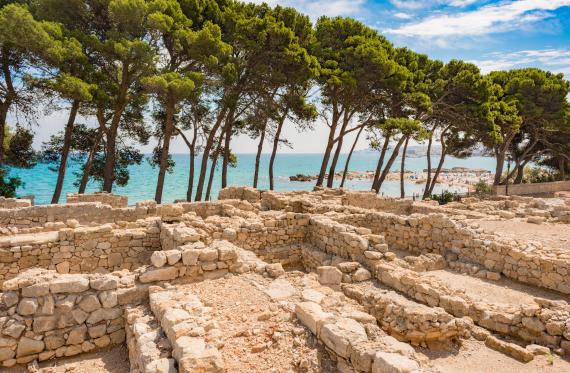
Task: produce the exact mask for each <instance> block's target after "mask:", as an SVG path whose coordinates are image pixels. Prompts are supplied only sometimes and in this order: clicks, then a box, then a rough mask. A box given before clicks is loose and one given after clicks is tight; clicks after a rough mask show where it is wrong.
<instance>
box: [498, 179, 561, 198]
mask: <svg viewBox="0 0 570 373" xmlns="http://www.w3.org/2000/svg"><path fill="white" fill-rule="evenodd" d="M506 189H507V186H506V185H494V186H493V194H494V195H498V196H504V195H506V194H507V190H506ZM563 191H570V181H554V182H551V183H533V184H511V185H509V195H551V196H552V195H554V193H556V192H563Z"/></svg>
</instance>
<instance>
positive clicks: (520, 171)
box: [513, 162, 526, 184]
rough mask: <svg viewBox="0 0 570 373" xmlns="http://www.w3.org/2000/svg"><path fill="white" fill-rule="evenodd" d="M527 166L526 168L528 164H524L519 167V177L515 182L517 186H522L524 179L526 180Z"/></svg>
mask: <svg viewBox="0 0 570 373" xmlns="http://www.w3.org/2000/svg"><path fill="white" fill-rule="evenodd" d="M525 166H526V162H523V163H521V164H520V165H518V166H517V176H516V177H515V180H514V181H513V182H514V183H515V184H522V182H523V179H524V168H525Z"/></svg>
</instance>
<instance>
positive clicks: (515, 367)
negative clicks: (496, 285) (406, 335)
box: [418, 339, 570, 373]
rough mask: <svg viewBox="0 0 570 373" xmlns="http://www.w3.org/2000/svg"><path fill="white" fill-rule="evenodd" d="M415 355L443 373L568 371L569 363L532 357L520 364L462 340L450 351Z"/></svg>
mask: <svg viewBox="0 0 570 373" xmlns="http://www.w3.org/2000/svg"><path fill="white" fill-rule="evenodd" d="M418 352H420V353H422V354H424V355H425V356H427V357H429V358H430V361H431V366H433V367H436V368H438V369H439V370H440V371H442V372H445V373H458V372H460V373H487V372H488V373H537V372H541V373H568V372H570V362H568V361H567V360H564V359H562V358H560V357H559V356H557V355H543V356H536V357H535V358H534V360H532V361H531V362H529V363H521V362H519V361H517V360H515V359H513V358H511V357H509V356H507V355H504V354H502V353H500V352H497V351H495V350H492V349H490V348H487V347H486V346H485V344H484V343H483V342H479V341H476V340H473V339H470V340H465V341H463V342H462V345H461V346H460V347H459V348H458V347H457V346H456V348H454V349H453V350H451V351H449V350H448V351H433V350H432V351H430V350H427V349H420V350H418Z"/></svg>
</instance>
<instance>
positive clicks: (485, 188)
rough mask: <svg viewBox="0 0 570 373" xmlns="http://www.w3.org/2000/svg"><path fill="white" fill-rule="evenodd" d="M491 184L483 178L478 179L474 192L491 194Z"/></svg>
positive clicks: (482, 194)
mask: <svg viewBox="0 0 570 373" xmlns="http://www.w3.org/2000/svg"><path fill="white" fill-rule="evenodd" d="M491 191H492V189H491V186H490V185H489V184H487V182H486V181H485V180H483V179H479V181H478V182H477V184H475V194H477V195H479V196H484V195H487V194H491Z"/></svg>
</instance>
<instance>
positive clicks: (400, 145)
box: [378, 137, 405, 191]
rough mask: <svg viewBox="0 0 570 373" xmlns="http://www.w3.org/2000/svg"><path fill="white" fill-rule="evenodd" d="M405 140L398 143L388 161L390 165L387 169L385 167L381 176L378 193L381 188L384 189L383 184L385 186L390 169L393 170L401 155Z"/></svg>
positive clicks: (387, 165) (402, 139)
mask: <svg viewBox="0 0 570 373" xmlns="http://www.w3.org/2000/svg"><path fill="white" fill-rule="evenodd" d="M404 140H405V138H404V137H402V138H401V139H400V141H398V143H397V144H396V147H395V148H394V151H393V152H392V155H391V156H390V159H389V160H388V163H387V164H386V167H384V171H382V175H380V179H379V180H378V191H380V188H382V184H384V180H386V177H387V176H388V173H390V169H391V168H392V165H393V164H394V161H396V158H397V157H398V154H400V148H401V147H402V144H403V143H404Z"/></svg>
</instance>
